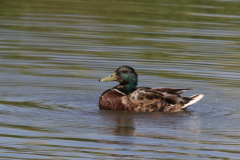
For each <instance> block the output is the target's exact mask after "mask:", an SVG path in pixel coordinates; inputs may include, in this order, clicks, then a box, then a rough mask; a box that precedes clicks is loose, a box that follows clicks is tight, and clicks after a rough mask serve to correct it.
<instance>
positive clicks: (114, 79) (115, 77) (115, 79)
mask: <svg viewBox="0 0 240 160" xmlns="http://www.w3.org/2000/svg"><path fill="white" fill-rule="evenodd" d="M109 81H117V76H116V72H114V73H113V74H111V75H110V76H108V77H104V78H102V79H100V80H99V82H109Z"/></svg>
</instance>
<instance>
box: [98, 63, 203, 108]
mask: <svg viewBox="0 0 240 160" xmlns="http://www.w3.org/2000/svg"><path fill="white" fill-rule="evenodd" d="M109 81H118V82H119V84H118V85H117V86H115V87H113V88H111V89H108V90H106V91H105V92H103V93H102V95H101V96H100V99H99V109H101V110H116V111H130V112H131V111H132V112H182V111H186V109H187V107H189V106H190V105H192V104H194V103H196V102H198V101H199V100H200V99H202V98H203V97H204V95H203V94H196V95H193V96H190V97H183V96H181V94H182V93H183V92H184V91H186V90H190V88H185V89H174V88H150V87H137V84H138V74H137V73H136V72H135V70H134V69H133V68H132V67H130V66H127V65H123V66H120V67H118V68H117V69H116V71H115V72H114V73H113V74H111V75H109V76H108V77H105V78H102V79H100V80H99V82H109Z"/></svg>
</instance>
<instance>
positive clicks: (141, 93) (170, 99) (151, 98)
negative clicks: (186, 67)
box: [130, 87, 190, 104]
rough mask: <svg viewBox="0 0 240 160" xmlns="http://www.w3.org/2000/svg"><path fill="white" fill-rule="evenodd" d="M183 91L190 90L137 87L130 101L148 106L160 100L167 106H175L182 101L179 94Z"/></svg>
mask: <svg viewBox="0 0 240 160" xmlns="http://www.w3.org/2000/svg"><path fill="white" fill-rule="evenodd" d="M185 90H190V89H189V88H186V89H173V88H148V87H139V88H138V89H137V90H136V91H135V92H133V93H132V94H131V95H130V100H132V101H133V103H145V104H149V103H154V102H155V101H159V100H160V99H161V100H163V101H166V102H167V103H169V104H177V103H179V102H180V101H181V100H182V97H181V96H180V94H181V93H183V92H184V91H185Z"/></svg>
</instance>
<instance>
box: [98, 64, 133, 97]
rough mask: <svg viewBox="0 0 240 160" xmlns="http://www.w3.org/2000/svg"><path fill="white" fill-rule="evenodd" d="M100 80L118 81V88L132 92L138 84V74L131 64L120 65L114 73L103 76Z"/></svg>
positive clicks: (127, 92) (128, 92) (125, 91)
mask: <svg viewBox="0 0 240 160" xmlns="http://www.w3.org/2000/svg"><path fill="white" fill-rule="evenodd" d="M99 81H100V82H108V81H118V82H119V83H120V85H118V86H116V88H117V89H119V90H120V91H122V92H124V93H125V94H130V93H132V92H133V91H134V90H135V89H136V86H137V82H138V75H137V73H136V72H135V70H134V69H133V68H132V67H130V66H125V65H124V66H120V67H119V68H118V69H117V70H116V71H115V72H114V73H113V74H111V75H110V76H108V77H105V78H102V79H100V80H99Z"/></svg>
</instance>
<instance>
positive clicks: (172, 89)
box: [152, 88, 191, 94]
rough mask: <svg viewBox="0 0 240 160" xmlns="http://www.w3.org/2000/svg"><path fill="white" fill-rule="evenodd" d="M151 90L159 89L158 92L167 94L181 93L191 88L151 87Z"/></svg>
mask: <svg viewBox="0 0 240 160" xmlns="http://www.w3.org/2000/svg"><path fill="white" fill-rule="evenodd" d="M152 90H156V91H160V92H163V93H164V92H166V93H169V94H182V93H183V92H185V91H186V90H191V88H184V89H174V88H152Z"/></svg>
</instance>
